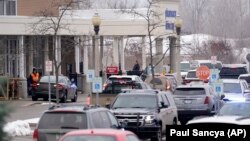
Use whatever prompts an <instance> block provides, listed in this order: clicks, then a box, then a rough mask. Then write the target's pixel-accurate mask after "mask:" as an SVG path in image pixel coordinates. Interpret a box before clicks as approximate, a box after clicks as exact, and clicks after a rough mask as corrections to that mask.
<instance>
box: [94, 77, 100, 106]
mask: <svg viewBox="0 0 250 141" xmlns="http://www.w3.org/2000/svg"><path fill="white" fill-rule="evenodd" d="M92 91H93V93H96V105H99V93H101V92H102V78H101V77H96V78H94V79H93V83H92Z"/></svg>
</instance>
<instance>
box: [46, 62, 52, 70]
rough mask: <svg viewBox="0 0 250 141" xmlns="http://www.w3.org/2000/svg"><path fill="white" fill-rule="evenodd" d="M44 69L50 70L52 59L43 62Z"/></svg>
mask: <svg viewBox="0 0 250 141" xmlns="http://www.w3.org/2000/svg"><path fill="white" fill-rule="evenodd" d="M45 71H46V72H52V61H50V60H48V61H46V62H45Z"/></svg>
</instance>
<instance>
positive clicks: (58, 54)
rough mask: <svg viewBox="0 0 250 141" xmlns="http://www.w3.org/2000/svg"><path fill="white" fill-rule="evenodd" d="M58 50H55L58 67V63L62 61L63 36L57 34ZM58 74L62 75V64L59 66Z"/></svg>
mask: <svg viewBox="0 0 250 141" xmlns="http://www.w3.org/2000/svg"><path fill="white" fill-rule="evenodd" d="M55 44H56V50H55V55H56V56H55V58H56V62H57V64H56V66H57V67H58V65H59V64H60V63H61V36H56V42H55ZM58 74H59V75H61V74H62V73H61V65H60V66H59V68H58Z"/></svg>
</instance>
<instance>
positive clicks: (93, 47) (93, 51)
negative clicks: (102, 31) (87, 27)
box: [90, 36, 96, 69]
mask: <svg viewBox="0 0 250 141" xmlns="http://www.w3.org/2000/svg"><path fill="white" fill-rule="evenodd" d="M95 40H96V39H95V36H92V50H91V52H92V53H91V55H92V60H91V63H90V64H91V69H95V65H94V64H95Z"/></svg>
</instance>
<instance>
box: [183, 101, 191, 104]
mask: <svg viewBox="0 0 250 141" xmlns="http://www.w3.org/2000/svg"><path fill="white" fill-rule="evenodd" d="M184 103H185V104H190V103H192V101H191V100H184Z"/></svg>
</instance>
